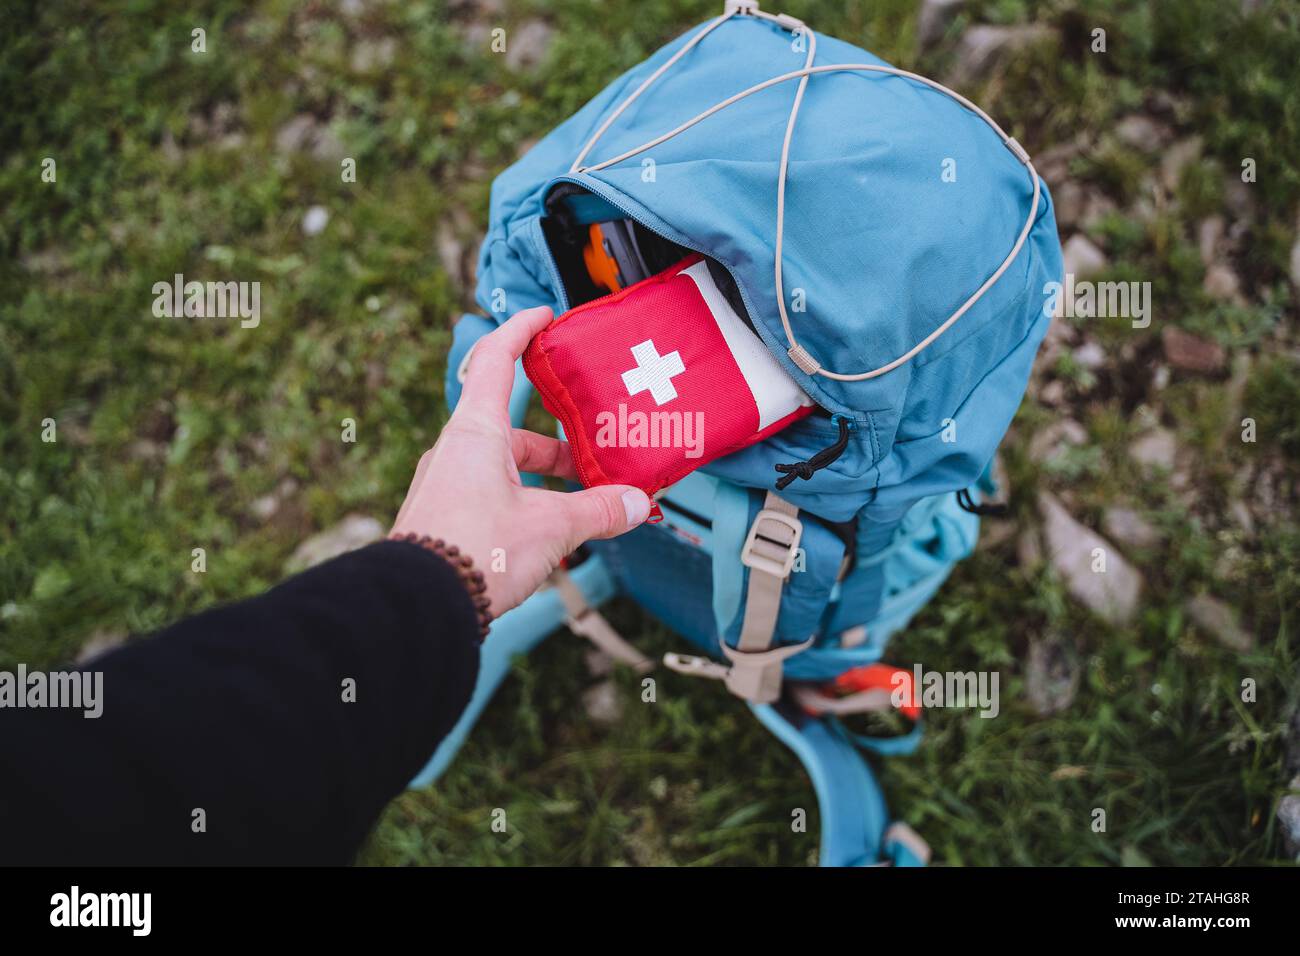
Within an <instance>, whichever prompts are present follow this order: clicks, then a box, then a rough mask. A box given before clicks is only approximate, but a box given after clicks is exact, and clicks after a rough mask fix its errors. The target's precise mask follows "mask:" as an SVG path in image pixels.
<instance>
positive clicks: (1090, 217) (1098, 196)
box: [1079, 192, 1119, 232]
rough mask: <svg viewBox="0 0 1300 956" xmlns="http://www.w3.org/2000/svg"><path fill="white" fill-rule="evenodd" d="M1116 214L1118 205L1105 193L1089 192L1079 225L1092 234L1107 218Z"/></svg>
mask: <svg viewBox="0 0 1300 956" xmlns="http://www.w3.org/2000/svg"><path fill="white" fill-rule="evenodd" d="M1117 212H1119V205H1118V204H1117V203H1116V202H1115V200H1113V199H1111V198H1110V197H1109V196H1107V195H1106V194H1105V193H1102V192H1091V193H1089V194H1088V203H1087V205H1086V206H1085V207H1084V210H1083V215H1082V216H1081V217H1080V219H1079V225H1081V226H1082V227H1083V228H1084V229H1085V230H1086V231H1088V232H1092V231H1093V230H1095V229H1096V228H1097V227H1098V226H1100V225H1101V223H1102V221H1103V220H1104V219H1105V218H1106V217H1107V216H1109V215H1111V214H1112V213H1117Z"/></svg>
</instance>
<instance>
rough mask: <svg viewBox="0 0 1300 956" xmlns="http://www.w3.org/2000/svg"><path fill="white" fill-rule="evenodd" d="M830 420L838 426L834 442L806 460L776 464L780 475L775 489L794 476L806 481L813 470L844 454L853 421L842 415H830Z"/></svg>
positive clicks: (783, 486) (782, 489) (779, 488)
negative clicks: (838, 431)
mask: <svg viewBox="0 0 1300 956" xmlns="http://www.w3.org/2000/svg"><path fill="white" fill-rule="evenodd" d="M831 421H832V422H835V423H837V424H838V425H839V426H840V437H839V438H837V439H835V444H833V445H830V446H828V447H826V448H823V449H822V450H821V451H819V452H817V454H815V455H813V456H812V457H811V458H809V459H808V460H807V461H796V462H794V463H792V464H789V465H777V466H776V470H777V471H779V472H781V477H780V478H778V479H777V480H776V490H777V491H784V490H785V486H786V485H788V484H790V482H792V481H794V480H795V479H796V478H802V479H803V480H804V481H807V480H808V479H809V478H811V477H812V476H813V472H815V471H817V470H818V469H820V468H825V467H826V466H827V465H829V464H830V463H831V462H833V461H834V460H835V459H837V458H839V457H840V455H842V454H844V449H845V448H848V447H849V432H851V431H853V422H852V420H850V419H849V418H847V417H846V416H844V415H838V414H836V415H832V416H831Z"/></svg>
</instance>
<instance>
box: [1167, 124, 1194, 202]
mask: <svg viewBox="0 0 1300 956" xmlns="http://www.w3.org/2000/svg"><path fill="white" fill-rule="evenodd" d="M1200 158H1201V138H1200V137H1199V136H1189V137H1188V138H1187V139H1180V140H1179V141H1178V142H1176V143H1174V145H1172V146H1170V147H1169V148H1168V149H1167V150H1165V152H1164V156H1163V158H1162V159H1161V160H1160V182H1161V184H1162V185H1163V186H1164V187H1165V189H1166V190H1167V191H1169V192H1171V193H1172V192H1176V191H1177V190H1178V182H1179V180H1181V179H1182V178H1183V170H1185V169H1186V168H1187V167H1188V166H1189V165H1190V164H1191V163H1193V162H1195V161H1196V160H1198V159H1200Z"/></svg>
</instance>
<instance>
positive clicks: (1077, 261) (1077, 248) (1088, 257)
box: [1061, 232, 1108, 279]
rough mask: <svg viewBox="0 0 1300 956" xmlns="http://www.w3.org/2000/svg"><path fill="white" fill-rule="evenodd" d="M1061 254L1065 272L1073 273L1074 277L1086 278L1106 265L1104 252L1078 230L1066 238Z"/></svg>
mask: <svg viewBox="0 0 1300 956" xmlns="http://www.w3.org/2000/svg"><path fill="white" fill-rule="evenodd" d="M1061 255H1062V256H1063V257H1064V259H1065V272H1066V274H1067V275H1073V276H1074V277H1075V278H1076V279H1086V278H1088V277H1089V276H1093V275H1096V274H1097V273H1099V272H1104V271H1105V269H1106V266H1107V265H1108V263H1107V261H1106V254H1105V253H1104V252H1102V251H1101V250H1100V249H1098V248H1097V247H1096V246H1095V245H1093V243H1092V240H1091V239H1089V238H1088V237H1087V236H1085V235H1083V233H1080V232H1076V233H1075V234H1074V235H1073V236H1071V237H1070V238H1069V239H1068V240H1066V243H1065V247H1064V248H1063V249H1062V250H1061Z"/></svg>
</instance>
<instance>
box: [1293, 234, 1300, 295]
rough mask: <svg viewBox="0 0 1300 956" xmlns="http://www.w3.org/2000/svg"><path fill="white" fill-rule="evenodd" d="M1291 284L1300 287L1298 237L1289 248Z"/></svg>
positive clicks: (1299, 244)
mask: <svg viewBox="0 0 1300 956" xmlns="http://www.w3.org/2000/svg"><path fill="white" fill-rule="evenodd" d="M1291 284H1292V285H1295V286H1297V287H1300V235H1297V236H1296V240H1295V245H1293V246H1292V247H1291Z"/></svg>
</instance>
